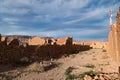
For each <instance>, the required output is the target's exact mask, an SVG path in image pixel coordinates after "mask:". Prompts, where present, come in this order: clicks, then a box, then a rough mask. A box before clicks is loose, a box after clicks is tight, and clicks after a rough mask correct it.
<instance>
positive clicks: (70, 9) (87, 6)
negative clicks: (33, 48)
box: [0, 0, 120, 40]
mask: <svg viewBox="0 0 120 80" xmlns="http://www.w3.org/2000/svg"><path fill="white" fill-rule="evenodd" d="M119 6H120V1H119V0H0V33H1V34H4V35H16V34H17V35H33V36H35V35H36V36H42V37H43V36H44V37H55V38H59V37H66V36H72V37H73V38H74V40H107V36H108V32H109V15H108V12H109V8H111V9H112V10H113V23H115V22H116V19H115V16H116V12H117V11H118V8H119Z"/></svg>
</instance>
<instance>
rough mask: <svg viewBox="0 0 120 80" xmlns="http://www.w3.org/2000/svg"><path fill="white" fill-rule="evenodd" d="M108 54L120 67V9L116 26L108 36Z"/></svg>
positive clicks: (113, 26)
mask: <svg viewBox="0 0 120 80" xmlns="http://www.w3.org/2000/svg"><path fill="white" fill-rule="evenodd" d="M107 49H108V50H107V51H108V53H109V54H110V55H111V57H113V59H114V60H115V61H116V62H117V63H118V64H119V65H120V8H119V11H118V12H117V16H116V24H114V25H112V27H111V31H110V32H109V35H108V47H107Z"/></svg>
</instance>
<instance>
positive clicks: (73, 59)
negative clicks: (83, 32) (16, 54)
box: [0, 49, 118, 80]
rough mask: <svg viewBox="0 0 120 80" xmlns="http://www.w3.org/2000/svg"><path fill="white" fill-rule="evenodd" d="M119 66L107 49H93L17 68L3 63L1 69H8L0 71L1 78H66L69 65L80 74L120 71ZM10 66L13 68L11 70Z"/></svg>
mask: <svg viewBox="0 0 120 80" xmlns="http://www.w3.org/2000/svg"><path fill="white" fill-rule="evenodd" d="M89 65H92V67H91V66H90V67H89ZM117 66H118V65H117V64H116V63H115V62H114V61H113V60H112V59H111V58H110V56H109V54H108V53H107V52H106V50H104V49H91V50H88V51H84V52H79V53H78V54H72V55H70V56H69V57H62V58H60V59H57V60H51V61H44V62H43V63H41V62H35V63H32V64H31V65H29V66H26V67H19V68H16V69H12V68H11V67H5V66H2V65H1V66H0V71H2V70H3V69H8V70H6V71H4V72H1V73H0V78H1V79H0V80H65V79H66V75H65V72H66V70H67V69H68V68H69V67H73V68H74V69H73V70H72V72H71V74H74V75H78V74H81V73H83V72H86V71H90V70H93V71H96V72H99V71H100V72H104V73H113V72H118V67H117ZM10 68H11V70H9V69H10ZM76 80H80V79H76Z"/></svg>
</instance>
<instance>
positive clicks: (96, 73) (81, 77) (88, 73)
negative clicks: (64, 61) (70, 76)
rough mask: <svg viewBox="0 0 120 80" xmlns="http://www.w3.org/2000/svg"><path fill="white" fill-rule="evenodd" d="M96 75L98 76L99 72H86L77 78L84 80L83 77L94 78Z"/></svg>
mask: <svg viewBox="0 0 120 80" xmlns="http://www.w3.org/2000/svg"><path fill="white" fill-rule="evenodd" d="M98 74H100V72H94V71H88V72H84V73H82V74H79V78H80V79H81V80H84V77H85V75H89V76H91V77H92V78H93V77H94V76H96V75H98Z"/></svg>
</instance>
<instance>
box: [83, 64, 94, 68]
mask: <svg viewBox="0 0 120 80" xmlns="http://www.w3.org/2000/svg"><path fill="white" fill-rule="evenodd" d="M84 67H87V68H95V66H94V65H93V64H87V65H84Z"/></svg>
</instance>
